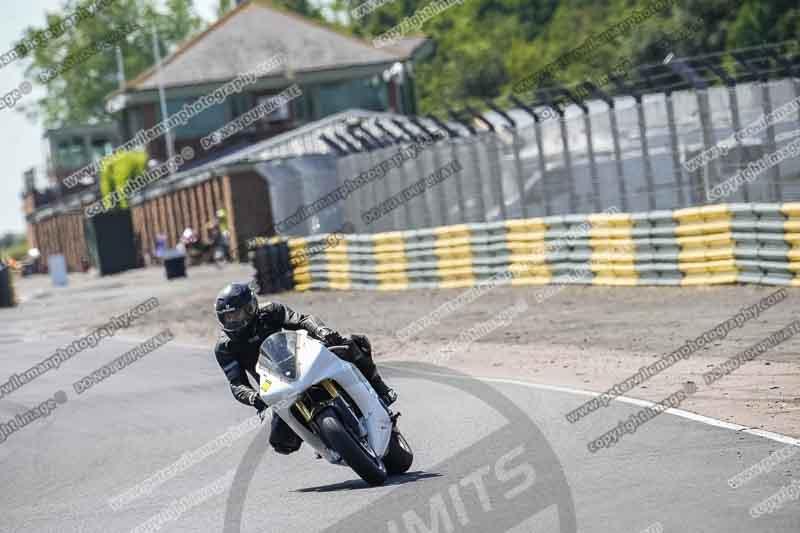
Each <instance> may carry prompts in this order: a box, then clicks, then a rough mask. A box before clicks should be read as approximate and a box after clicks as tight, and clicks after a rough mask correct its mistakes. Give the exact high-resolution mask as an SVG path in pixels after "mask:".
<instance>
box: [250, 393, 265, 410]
mask: <svg viewBox="0 0 800 533" xmlns="http://www.w3.org/2000/svg"><path fill="white" fill-rule="evenodd" d="M247 401H248V403H249V404H250V405H252V406H253V407H255V408H256V411H259V412H261V411H264V410H266V409H267V404H266V403H264V400H262V399H261V397H260V396H259V395H258V393H257V392H253V393H252V394H251V395H250V397H249V398H248V399H247Z"/></svg>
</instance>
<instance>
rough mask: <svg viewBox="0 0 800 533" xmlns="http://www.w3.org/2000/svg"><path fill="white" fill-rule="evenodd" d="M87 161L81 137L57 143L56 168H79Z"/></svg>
mask: <svg viewBox="0 0 800 533" xmlns="http://www.w3.org/2000/svg"><path fill="white" fill-rule="evenodd" d="M87 159H88V157H87V154H86V151H85V147H84V145H83V138H82V137H72V138H70V139H65V140H63V141H59V142H58V145H57V146H56V167H57V168H61V169H72V168H80V167H82V166H83V165H85V164H86V163H87Z"/></svg>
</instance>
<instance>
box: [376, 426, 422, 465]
mask: <svg viewBox="0 0 800 533" xmlns="http://www.w3.org/2000/svg"><path fill="white" fill-rule="evenodd" d="M413 462H414V452H413V451H411V446H410V445H409V444H408V441H407V440H406V438H405V437H404V436H403V434H402V433H400V431H398V430H397V428H395V429H393V430H392V438H391V439H390V440H389V450H388V451H387V452H386V455H385V456H384V457H383V463H384V464H385V465H386V471H387V472H389V474H392V475H397V474H405V473H406V472H408V469H409V468H411V464H412V463H413Z"/></svg>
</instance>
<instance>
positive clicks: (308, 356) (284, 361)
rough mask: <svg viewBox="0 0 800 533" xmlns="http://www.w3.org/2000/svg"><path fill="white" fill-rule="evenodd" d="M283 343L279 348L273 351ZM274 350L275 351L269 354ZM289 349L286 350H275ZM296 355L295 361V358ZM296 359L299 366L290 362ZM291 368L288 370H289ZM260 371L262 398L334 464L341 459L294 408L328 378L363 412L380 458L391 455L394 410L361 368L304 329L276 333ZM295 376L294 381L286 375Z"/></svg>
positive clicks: (362, 422)
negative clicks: (386, 405)
mask: <svg viewBox="0 0 800 533" xmlns="http://www.w3.org/2000/svg"><path fill="white" fill-rule="evenodd" d="M270 346H271V347H272V348H275V347H279V348H280V349H270ZM267 350H269V352H270V353H266V352H267ZM282 350H284V351H285V353H283V354H280V353H277V354H276V353H275V352H280V351H282ZM290 358H291V359H295V360H294V361H291V360H290ZM292 362H294V365H295V366H294V367H293V368H292V366H291V364H292ZM281 365H283V367H285V368H288V370H286V371H285V372H284V371H283V370H284V368H281ZM256 371H257V372H258V375H259V380H260V383H259V393H260V395H261V399H262V400H263V401H264V403H266V404H267V405H268V406H270V407H271V408H272V409H273V416H279V417H280V418H281V419H283V421H284V422H286V423H287V424H288V425H289V426H290V427H291V428H292V429H293V430H294V431H295V433H297V435H299V436H300V438H302V439H303V441H305V442H306V443H307V444H308V445H310V446H311V447H312V448H314V449H315V450H316V451H317V452H318V453H319V454H320V455H322V456H323V457H325V459H327V460H328V461H329V462H331V463H334V464H340V463H341V457H340V456H339V454H338V453H336V452H335V451H333V450H331V449H329V448H328V447H327V446H326V445H325V443H323V442H322V440H321V439H320V438H319V437H318V436H317V435H315V434H314V433H313V432H311V431H309V430H308V429H307V428H306V426H305V425H303V424H302V423H301V422H300V421H299V420H297V418H295V415H294V414H293V413H292V412H291V408H292V406H293V405H294V404H295V402H296V401H297V400H298V399H300V398H301V397H302V396H303V395H304V393H305V392H306V391H307V390H309V389H310V388H311V387H312V386H314V385H318V384H320V383H322V382H324V381H325V380H330V381H333V382H334V383H336V384H337V385H338V386H339V387H340V388H341V389H343V390H344V391H345V392H346V393H347V394H348V395H349V396H350V398H351V399H352V400H353V402H355V403H356V405H357V406H358V408H359V409H360V410H361V413H363V417H362V418H361V419H360V420H359V424H360V426H361V430H362V432H365V433H366V436H367V442H368V443H369V445H370V447H371V448H372V450H373V451H374V452H375V454H376V455H377V457H379V458H382V457H384V456H385V455H386V452H387V449H388V446H389V439H390V438H391V434H392V421H391V419H390V418H389V413H388V412H387V411H386V408H385V407H384V406H383V404H382V403H381V401H380V400H379V398H378V395H377V393H376V392H375V390H374V389H373V388H372V386H371V385H370V384H369V382H368V381H367V380H366V378H364V376H363V375H362V374H361V372H360V371H359V370H358V369H357V368H356V367H355V366H354V365H352V364H351V363H348V362H347V361H344V360H342V359H340V358H339V357H337V356H336V354H334V353H332V352H331V351H330V350H328V349H327V348H326V347H325V346H324V345H323V344H322V343H321V342H319V341H317V340H314V339H312V338H310V337H309V336H308V333H307V332H306V331H303V330H299V331H281V332H278V333H275V334H273V335H271V336H270V337H269V338H268V339H267V340H265V341H264V344H263V345H262V351H261V355H260V356H259V360H258V364H257V365H256ZM292 373H293V374H294V376H295V377H294V379H292V378H291V377H289V376H287V375H282V374H292Z"/></svg>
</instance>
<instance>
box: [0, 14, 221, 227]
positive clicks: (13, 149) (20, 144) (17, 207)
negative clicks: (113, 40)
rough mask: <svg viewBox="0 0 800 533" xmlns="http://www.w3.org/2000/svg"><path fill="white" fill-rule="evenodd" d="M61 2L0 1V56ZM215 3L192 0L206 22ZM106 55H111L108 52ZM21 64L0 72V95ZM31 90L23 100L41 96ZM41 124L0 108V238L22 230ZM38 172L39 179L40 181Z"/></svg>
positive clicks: (38, 162)
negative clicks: (26, 181) (28, 173)
mask: <svg viewBox="0 0 800 533" xmlns="http://www.w3.org/2000/svg"><path fill="white" fill-rule="evenodd" d="M62 3H63V0H3V4H4V6H3V7H4V13H3V16H2V17H0V53H5V52H7V51H8V50H10V49H11V48H12V45H13V43H15V42H16V41H17V40H18V39H19V37H20V36H21V35H22V33H23V30H24V29H25V28H26V27H28V26H37V27H41V26H42V25H43V24H44V21H45V12H46V11H51V12H52V11H57V10H60V8H61V5H62ZM216 4H217V0H195V2H194V5H195V8H196V10H197V13H198V14H199V15H200V16H201V17H203V18H204V19H206V20H208V21H210V20H213V18H214V11H215V7H216ZM110 53H114V52H113V51H111V52H110ZM23 64H24V62H22V61H19V62H15V63H12V64H10V65H7V66H6V67H3V68H2V69H0V95H4V94H6V93H8V92H9V91H11V90H12V89H14V88H17V87H19V85H20V83H22V81H23V79H24V78H23V75H22V74H23V68H22V65H23ZM42 94H43V93H42V92H41V89H38V90H37V88H34V90H33V93H32V94H31V95H28V96H27V97H26V98H37V97H41V96H42ZM43 133H44V130H43V129H42V126H41V124H39V123H34V122H31V121H30V120H29V119H28V118H26V117H25V115H23V114H22V113H19V112H18V111H17V110H16V109H0V161H2V169H3V172H2V174H0V235H2V234H4V233H6V232H8V231H13V232H18V233H22V232H24V231H25V219H24V217H23V215H22V201H21V198H20V191H22V174H23V172H25V170H27V169H29V168H31V167H34V166H35V167H38V168H40V169H43V168H44V155H43V153H42V134H43ZM43 178H44V176H43V174H42V173H41V171H40V177H39V180H41V181H43Z"/></svg>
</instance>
